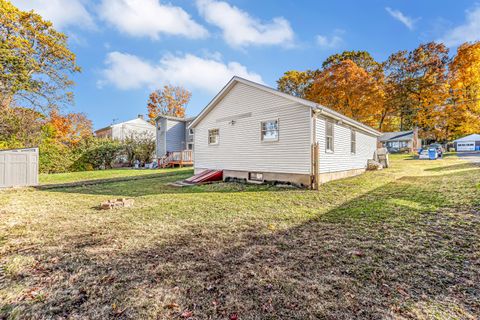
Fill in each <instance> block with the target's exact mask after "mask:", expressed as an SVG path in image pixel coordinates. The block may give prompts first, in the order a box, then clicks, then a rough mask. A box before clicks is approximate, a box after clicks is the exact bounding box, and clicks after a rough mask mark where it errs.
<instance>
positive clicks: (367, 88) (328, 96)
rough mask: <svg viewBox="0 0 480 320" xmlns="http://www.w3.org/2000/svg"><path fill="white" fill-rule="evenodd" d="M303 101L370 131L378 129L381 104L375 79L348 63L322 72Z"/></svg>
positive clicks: (379, 87)
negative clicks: (350, 119)
mask: <svg viewBox="0 0 480 320" xmlns="http://www.w3.org/2000/svg"><path fill="white" fill-rule="evenodd" d="M307 98H308V99H309V100H311V101H314V102H317V103H320V104H322V105H325V106H326V107H329V108H331V109H333V110H335V111H338V112H340V113H342V114H344V115H346V116H348V117H351V118H352V119H355V120H357V121H360V122H363V123H365V124H367V125H370V126H372V127H378V122H379V106H380V105H381V104H382V103H383V94H382V91H381V86H380V85H379V83H378V82H377V79H375V77H373V76H372V75H371V74H370V73H368V72H367V71H366V70H365V69H363V68H361V67H359V66H358V65H357V64H356V63H355V62H353V61H352V60H348V59H347V60H343V61H341V62H339V63H336V64H332V65H331V66H330V67H328V68H326V69H324V70H323V71H322V72H321V73H320V74H319V75H318V76H317V77H316V78H315V80H314V82H313V84H312V87H311V89H310V90H309V93H308V96H307Z"/></svg>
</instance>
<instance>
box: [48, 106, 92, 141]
mask: <svg viewBox="0 0 480 320" xmlns="http://www.w3.org/2000/svg"><path fill="white" fill-rule="evenodd" d="M49 123H50V124H51V125H52V126H53V128H54V130H55V137H56V138H57V139H58V140H59V141H61V142H63V143H67V144H71V145H75V144H77V143H79V142H80V141H81V140H82V139H84V138H87V137H89V136H91V135H92V121H90V120H89V119H88V118H87V116H86V115H85V114H84V113H67V114H66V115H62V114H60V113H59V112H58V110H57V109H53V110H52V111H51V112H50V117H49Z"/></svg>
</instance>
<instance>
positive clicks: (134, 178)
mask: <svg viewBox="0 0 480 320" xmlns="http://www.w3.org/2000/svg"><path fill="white" fill-rule="evenodd" d="M192 175H193V169H192V170H184V171H178V172H175V171H173V172H159V173H152V174H144V175H139V176H128V177H116V178H108V179H92V180H82V181H74V182H65V183H49V184H42V185H39V186H35V187H34V188H35V189H37V190H51V189H63V188H74V187H84V186H95V185H104V184H110V183H116V182H130V181H138V180H147V179H156V178H163V177H184V176H192Z"/></svg>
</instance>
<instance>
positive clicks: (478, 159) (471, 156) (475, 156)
mask: <svg viewBox="0 0 480 320" xmlns="http://www.w3.org/2000/svg"><path fill="white" fill-rule="evenodd" d="M457 156H458V157H459V158H462V159H465V160H468V161H471V162H475V163H480V152H478V151H477V152H457Z"/></svg>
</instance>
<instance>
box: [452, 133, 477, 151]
mask: <svg viewBox="0 0 480 320" xmlns="http://www.w3.org/2000/svg"><path fill="white" fill-rule="evenodd" d="M453 145H454V147H455V151H457V152H462V151H480V134H471V135H468V136H465V137H463V138H460V139H457V140H454V141H453Z"/></svg>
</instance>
